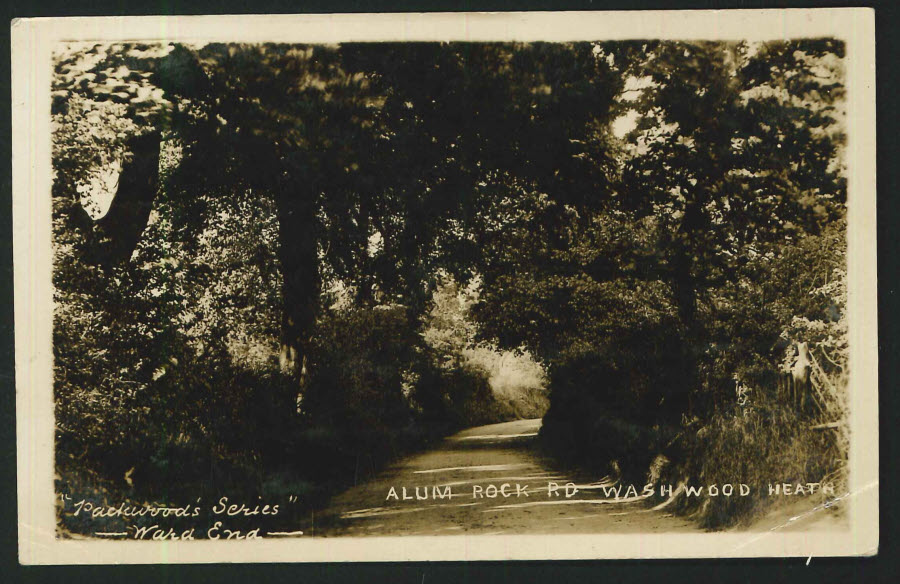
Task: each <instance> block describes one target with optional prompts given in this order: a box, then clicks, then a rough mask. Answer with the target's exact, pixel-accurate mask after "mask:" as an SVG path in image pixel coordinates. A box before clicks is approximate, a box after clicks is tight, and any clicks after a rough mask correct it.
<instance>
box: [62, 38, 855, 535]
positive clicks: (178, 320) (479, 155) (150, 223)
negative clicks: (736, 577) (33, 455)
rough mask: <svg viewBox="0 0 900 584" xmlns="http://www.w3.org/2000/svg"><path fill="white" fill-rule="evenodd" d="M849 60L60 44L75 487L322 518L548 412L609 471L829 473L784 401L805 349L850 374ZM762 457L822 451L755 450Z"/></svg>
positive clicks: (781, 49) (839, 378)
mask: <svg viewBox="0 0 900 584" xmlns="http://www.w3.org/2000/svg"><path fill="white" fill-rule="evenodd" d="M843 51H844V47H843V45H842V44H841V43H840V42H838V41H834V40H831V39H805V40H801V41H784V42H781V41H779V42H770V43H725V42H716V43H706V42H691V43H681V42H656V41H653V42H651V41H647V42H610V43H571V44H562V43H559V44H548V43H531V44H515V43H511V44H494V43H435V44H416V43H384V44H377V45H369V44H346V45H341V46H320V45H315V46H307V45H280V44H263V45H225V44H217V43H211V44H204V45H196V46H191V45H169V46H158V45H144V44H140V43H128V44H98V45H92V46H82V45H72V46H69V47H67V48H66V49H65V50H64V51H62V52H61V53H60V54H59V55H58V58H57V60H56V63H55V75H54V81H53V83H54V85H53V104H52V108H53V110H52V112H53V170H54V183H53V229H54V231H53V235H54V274H53V284H54V300H55V303H56V308H55V313H54V359H55V369H54V374H55V385H54V395H55V398H56V407H57V410H56V417H57V427H58V430H57V445H58V454H59V457H60V459H61V460H70V459H73V460H74V459H77V460H79V461H84V463H85V464H86V465H87V466H90V467H92V468H95V469H97V472H98V473H99V475H102V476H103V477H104V480H105V481H112V483H111V484H118V485H119V486H122V479H121V478H120V477H123V476H124V475H125V473H126V472H130V473H132V474H130V475H129V476H133V477H134V478H133V483H134V485H136V486H134V488H135V489H138V490H141V489H143V490H144V491H146V492H148V493H157V494H158V493H161V492H163V491H164V489H165V488H167V487H166V485H169V484H170V483H171V482H172V480H171V479H172V477H175V476H178V477H181V478H184V477H190V478H191V480H193V481H195V482H197V483H201V484H203V485H204V488H208V489H213V490H214V489H217V488H220V487H222V485H227V484H229V482H230V481H232V482H233V481H236V480H238V479H236V478H235V477H238V476H240V477H245V478H244V479H240V480H243V481H244V483H245V484H244V485H243V486H242V487H241V488H243V489H248V490H251V491H254V492H256V491H258V490H259V489H262V488H264V486H265V484H267V483H266V481H267V480H270V478H271V477H272V476H279V477H287V478H285V479H284V481H288V482H289V481H301V482H303V484H307V485H314V486H313V487H312V489H313V490H315V488H317V487H316V486H321V485H323V484H326V483H329V482H331V481H337V482H340V481H342V480H347V477H349V476H351V475H355V474H357V473H358V472H359V469H360V468H367V469H369V471H371V470H373V469H375V468H377V467H378V465H380V464H383V463H384V462H386V461H387V460H389V459H390V458H391V457H393V456H396V455H398V454H400V453H401V452H404V451H405V450H407V449H408V448H410V447H411V446H412V445H416V444H422V443H425V442H427V441H429V440H431V439H433V438H436V437H437V436H440V435H442V433H445V432H448V431H450V430H452V429H454V428H458V427H461V426H464V425H472V424H480V423H488V422H494V421H499V420H504V419H510V418H513V417H518V416H539V415H542V414H543V413H544V411H545V410H546V412H547V413H546V417H545V421H544V426H543V428H544V429H543V431H542V436H543V437H544V438H545V439H546V440H547V441H548V442H549V443H551V444H553V445H556V446H557V451H559V452H567V453H569V454H570V455H572V456H573V457H574V458H575V459H577V460H580V461H583V462H588V463H589V464H592V465H594V466H602V465H605V464H607V463H609V462H610V461H620V462H622V463H625V462H630V463H631V464H632V465H633V468H632V469H626V471H627V472H635V473H640V472H643V470H644V469H645V468H646V466H647V464H649V461H650V460H652V459H653V458H654V457H655V456H656V455H657V454H659V453H663V454H665V455H666V456H667V457H669V458H671V459H672V460H673V461H674V462H675V465H676V466H677V467H678V468H682V469H686V470H685V472H687V473H689V474H690V475H691V476H697V477H703V478H704V480H706V479H707V478H716V479H717V480H718V478H720V475H718V474H716V473H717V472H718V470H720V469H724V468H730V467H728V466H727V465H724V464H721V465H719V466H715V465H714V462H715V461H720V462H721V459H722V457H723V456H724V454H723V453H724V452H725V451H722V452H720V451H718V450H716V448H718V447H717V446H715V445H714V444H713V442H710V441H708V440H711V438H709V437H714V438H715V440H716V441H717V442H716V444H719V443H727V444H729V445H731V446H730V447H731V448H733V449H738V450H739V451H741V452H745V453H746V455H747V457H749V458H750V459H752V460H747V461H746V463H745V464H746V465H747V469H750V470H748V472H750V474H753V472H756V471H754V470H753V469H759V468H762V465H766V464H769V465H774V466H773V467H772V468H773V469H780V470H781V471H784V472H785V473H787V474H789V475H791V476H793V475H797V476H801V475H802V476H804V477H806V478H815V477H814V476H813V475H814V474H815V473H816V472H820V470H821V469H819V468H818V467H813V466H810V465H809V464H807V462H809V461H810V460H811V459H812V457H813V456H814V455H815V454H816V453H820V450H817V448H818V446H816V445H814V444H812V443H811V442H810V441H809V440H808V437H806V436H805V434H804V433H803V432H802V431H800V430H796V431H790V432H794V433H790V432H789V431H788V430H784V432H788V433H787V434H784V435H782V434H777V432H782V430H781V429H778V430H770V429H768V426H769V425H773V424H775V423H776V422H777V423H778V424H779V425H782V424H790V423H793V422H792V419H791V418H790V415H791V414H790V413H788V412H783V411H781V410H780V409H778V407H776V406H774V405H772V406H770V405H766V403H767V402H766V401H765V396H766V394H768V393H771V392H772V390H773V387H774V382H775V376H776V371H777V370H778V368H779V367H780V366H782V365H783V364H784V363H783V360H784V355H785V349H786V348H788V346H789V345H790V343H794V342H810V343H811V344H812V345H813V346H814V350H815V351H818V353H816V354H817V355H819V356H821V357H822V359H821V360H822V362H823V368H824V370H825V373H826V375H828V376H829V378H830V379H831V380H832V383H833V385H834V386H835V387H838V388H841V389H842V388H843V383H844V382H845V380H846V374H847V353H848V348H847V329H846V326H847V323H846V314H845V313H846V265H845V261H846V260H845V257H846V253H845V250H846V241H845V238H844V233H845V229H846V222H845V219H844V217H845V198H846V181H845V178H844V168H843V162H842V159H843V158H842V157H843V148H844V135H843V132H844V129H843V117H844V111H843V109H844V106H843V97H844V96H843V86H842V80H843V69H842V68H843V64H842V58H843ZM629 125H630V126H631V129H630V131H625V132H622V131H618V130H617V128H622V127H627V126H629ZM817 358H818V357H817ZM735 379H739V380H742V381H743V382H746V383H747V384H749V385H750V386H752V387H753V388H754V391H756V392H757V394H758V395H759V396H760V397H759V399H758V403H759V408H760V410H759V412H758V413H757V414H755V415H756V416H757V417H755V418H754V417H751V418H744V417H739V416H736V415H735V414H733V407H732V406H733V401H734V395H733V393H734V385H735ZM545 388H549V397H548V395H547V389H545ZM757 394H755V395H757ZM754 399H755V398H754ZM548 400H549V410H547V406H548V403H547V402H548ZM754 407H756V406H754ZM686 424H687V425H686ZM767 432H768V433H767ZM772 432H776V434H772ZM675 435H682V436H688V437H689V438H688V439H686V440H687V442H689V444H690V446H685V445H684V443H682V442H677V441H676V442H674V443H673V442H672V440H671V438H672V437H673V436H675ZM766 439H768V440H780V441H782V442H784V443H789V444H794V445H795V446H797V448H798V454H797V455H796V456H793V457H791V456H787V455H785V456H781V455H780V454H779V455H777V456H776V453H772V452H770V451H769V450H765V449H764V450H763V451H761V452H762V453H761V454H760V455H759V456H756V457H753V456H751V454H752V452H751V451H752V449H753V448H755V447H757V446H758V445H759V444H762V442H761V441H764V440H766ZM704 456H706V457H708V458H709V460H710V462H709V464H710V465H713V466H702V464H703V463H702V462H701V459H702V457H704ZM842 456H846V450H843V451H842ZM742 464H743V463H742ZM797 464H800V465H801V466H802V465H806V466H805V467H804V468H803V469H801V470H802V471H803V472H800V470H797V469H795V467H794V466H792V465H797ZM810 464H811V463H810ZM692 465H693V466H692ZM697 465H701V466H697ZM754 465H755V466H754ZM301 468H302V469H303V470H302V471H301V470H298V469H301ZM798 468H799V467H798ZM731 470H734V471H735V472H737V470H740V469H731ZM795 470H796V472H795ZM367 472H368V471H367ZM773 472H774V470H773ZM804 473H805V474H804ZM210 477H211V478H210ZM267 477H268V478H267ZM279 480H280V479H279ZM123 488H124V487H123ZM185 488H187V486H186V487H185ZM266 488H268V487H266ZM272 488H275V487H272ZM704 513H706V512H705V511H704ZM747 513H751V510H747V509H730V508H729V509H724V510H711V511H709V515H708V518H709V519H708V521H709V524H710V525H725V524H727V523H728V522H729V521H731V520H733V519H735V518H737V517H739V516H741V515H742V514H744V515H746V514H747Z"/></svg>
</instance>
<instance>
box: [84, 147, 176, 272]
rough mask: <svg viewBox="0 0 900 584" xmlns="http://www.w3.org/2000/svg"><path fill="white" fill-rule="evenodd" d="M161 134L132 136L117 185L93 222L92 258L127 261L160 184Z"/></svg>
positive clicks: (112, 262) (103, 262) (104, 261)
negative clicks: (127, 156)
mask: <svg viewBox="0 0 900 584" xmlns="http://www.w3.org/2000/svg"><path fill="white" fill-rule="evenodd" d="M159 145H160V134H159V133H158V132H151V133H148V134H144V135H141V136H137V137H135V138H132V139H131V140H130V142H129V144H128V149H129V152H130V155H131V159H130V160H129V161H128V162H127V163H126V164H124V165H123V168H122V172H121V174H120V175H119V185H118V189H117V190H116V194H115V197H114V198H113V200H112V203H110V206H109V210H108V211H107V212H106V215H104V216H103V217H101V218H100V219H98V220H97V221H96V222H95V228H94V237H95V238H96V239H95V243H94V245H93V247H94V250H93V254H92V255H93V261H95V262H96V263H99V264H100V265H102V266H105V267H110V266H113V265H115V264H118V263H121V262H124V261H127V260H128V259H129V258H131V254H132V253H134V250H135V248H136V247H137V244H138V242H139V241H140V239H141V234H142V233H143V232H144V229H146V228H147V222H148V221H149V220H150V211H151V210H152V208H153V201H154V199H155V198H156V193H157V188H158V185H159Z"/></svg>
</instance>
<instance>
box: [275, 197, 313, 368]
mask: <svg viewBox="0 0 900 584" xmlns="http://www.w3.org/2000/svg"><path fill="white" fill-rule="evenodd" d="M312 199H313V197H312V194H311V193H309V194H308V193H297V192H296V191H294V192H281V193H279V194H278V196H277V197H276V203H277V206H278V221H279V244H280V245H279V249H278V258H279V261H280V263H281V271H282V299H283V302H284V312H283V315H282V345H281V356H280V364H281V367H282V370H283V371H286V372H288V373H290V374H291V375H293V376H294V377H295V379H296V380H297V381H298V383H299V384H300V385H301V386H302V385H303V383H304V381H305V375H306V361H307V356H308V354H309V342H310V338H311V335H312V331H313V327H314V325H315V322H316V316H317V314H318V311H319V293H320V291H321V281H320V275H319V258H318V240H317V237H316V230H315V207H314V205H313V203H312Z"/></svg>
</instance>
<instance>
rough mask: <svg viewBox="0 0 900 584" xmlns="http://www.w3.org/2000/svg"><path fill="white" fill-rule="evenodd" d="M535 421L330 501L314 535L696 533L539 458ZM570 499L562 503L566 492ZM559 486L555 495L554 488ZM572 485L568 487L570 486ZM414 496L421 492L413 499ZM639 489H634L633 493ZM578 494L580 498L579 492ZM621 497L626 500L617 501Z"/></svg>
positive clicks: (399, 468)
mask: <svg viewBox="0 0 900 584" xmlns="http://www.w3.org/2000/svg"><path fill="white" fill-rule="evenodd" d="M540 426H541V420H540V419H535V420H517V421H514V422H506V423H502V424H492V425H488V426H480V427H476V428H469V429H467V430H464V431H462V432H459V433H458V434H455V435H453V436H449V437H447V438H445V439H444V440H443V441H442V442H441V443H440V444H439V445H437V446H436V447H434V448H432V449H430V450H428V451H426V452H421V453H418V454H415V455H412V456H410V457H407V458H405V459H403V460H400V461H399V462H397V463H395V464H394V465H392V466H390V467H388V468H387V469H385V470H384V471H383V472H381V473H380V474H379V475H377V477H376V478H375V479H373V480H371V481H368V482H366V483H363V484H359V485H356V486H354V487H352V488H350V489H349V490H347V491H345V492H343V493H341V494H340V495H337V496H335V497H334V498H333V499H332V500H331V502H330V504H329V506H328V507H327V508H326V509H324V510H323V511H320V512H318V513H316V516H317V517H316V521H315V523H314V525H313V526H311V527H312V533H308V534H309V535H312V536H319V537H323V536H324V537H328V536H337V535H341V536H362V535H368V536H392V535H454V534H483V535H488V534H533V533H626V532H631V533H635V532H644V533H647V532H663V531H666V532H668V531H679V532H684V531H696V530H697V529H698V528H697V527H696V526H695V525H693V524H692V523H690V522H689V521H687V520H685V519H683V518H679V517H673V516H672V515H671V514H670V513H667V512H666V511H665V510H664V509H660V510H653V509H650V508H648V506H647V505H646V504H645V503H646V502H645V501H644V500H642V499H641V500H638V499H635V498H633V497H632V498H631V500H628V501H624V502H623V501H621V500H620V501H619V502H616V501H615V498H614V497H608V496H605V495H604V493H603V487H604V486H605V487H610V486H612V485H614V483H613V482H612V481H610V480H606V481H600V482H590V480H589V479H587V478H585V477H581V476H577V475H576V474H573V473H571V472H569V473H565V472H561V471H560V470H559V469H558V468H554V466H553V465H552V464H551V461H549V460H548V459H547V458H546V457H544V456H542V455H541V454H540V452H539V450H538V449H537V440H536V438H537V433H538V431H539V430H540ZM567 484H569V487H568V489H569V492H568V495H570V496H568V497H567V496H566V495H567V493H566V485H567ZM554 485H556V486H558V490H555V489H554ZM572 485H574V488H573V487H572ZM417 487H418V490H417ZM638 488H640V487H638ZM575 489H577V492H575ZM623 498H624V492H623Z"/></svg>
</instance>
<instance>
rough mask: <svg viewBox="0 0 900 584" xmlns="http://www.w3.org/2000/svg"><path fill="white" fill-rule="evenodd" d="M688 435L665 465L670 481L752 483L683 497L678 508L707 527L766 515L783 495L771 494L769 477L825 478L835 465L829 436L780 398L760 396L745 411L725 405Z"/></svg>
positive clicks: (792, 480)
mask: <svg viewBox="0 0 900 584" xmlns="http://www.w3.org/2000/svg"><path fill="white" fill-rule="evenodd" d="M685 436H686V438H685V439H684V442H683V443H682V444H681V446H680V448H681V449H682V452H681V453H680V455H679V456H678V461H679V462H676V463H675V464H674V465H672V468H670V469H667V470H666V471H665V473H666V474H667V475H668V477H667V478H668V479H669V481H670V482H673V484H674V483H675V482H681V481H684V482H685V483H687V484H691V485H694V486H697V485H711V484H718V485H722V484H725V483H732V484H736V483H745V484H747V485H749V486H750V487H751V491H750V495H748V496H743V497H691V498H686V497H683V498H681V499H680V500H679V501H678V502H677V503H676V507H675V509H676V510H678V511H680V512H682V513H691V514H693V515H694V516H695V517H696V519H697V520H698V521H699V523H700V524H701V525H702V526H703V527H706V528H708V529H722V528H727V527H732V526H736V525H746V524H749V523H751V522H752V521H753V520H754V519H756V518H759V517H760V516H761V515H763V514H764V513H765V512H766V511H768V510H769V509H770V508H771V507H772V506H773V505H774V504H776V502H777V501H778V500H779V499H778V498H776V497H772V496H769V495H768V490H767V486H768V484H769V483H773V484H774V483H781V482H785V483H793V484H796V483H804V484H805V483H810V482H820V481H821V480H822V479H823V478H824V477H825V476H826V475H827V474H828V472H829V470H831V468H830V466H831V465H830V461H829V458H828V456H827V455H826V453H827V451H828V448H829V447H828V443H827V440H828V438H827V436H825V435H823V434H822V433H821V432H819V433H817V432H816V431H815V430H811V429H810V428H809V425H808V424H807V423H805V422H803V421H801V420H799V419H798V418H797V416H796V415H795V414H794V412H793V411H791V410H789V409H787V408H785V407H784V406H782V405H780V404H776V403H771V402H757V403H756V404H755V405H754V408H753V410H750V411H747V412H746V413H740V412H734V411H731V412H726V411H720V412H718V413H716V414H715V415H713V416H712V417H711V418H710V420H709V421H708V422H707V423H706V424H705V425H704V426H702V427H701V428H700V429H699V430H697V431H695V432H691V433H688V434H686V435H685ZM820 496H821V495H820ZM814 504H815V503H814V502H811V503H810V505H811V506H812V505H814Z"/></svg>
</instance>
